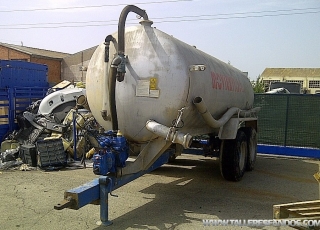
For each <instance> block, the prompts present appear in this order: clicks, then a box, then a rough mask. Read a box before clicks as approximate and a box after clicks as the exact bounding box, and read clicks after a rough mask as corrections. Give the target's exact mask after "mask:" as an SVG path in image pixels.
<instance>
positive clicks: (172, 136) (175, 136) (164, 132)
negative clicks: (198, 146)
mask: <svg viewBox="0 0 320 230" xmlns="http://www.w3.org/2000/svg"><path fill="white" fill-rule="evenodd" d="M146 127H147V129H148V130H149V131H151V132H153V133H154V134H156V135H157V136H160V137H163V138H165V139H166V141H171V142H172V143H177V144H180V145H182V146H183V147H184V148H185V149H187V148H189V147H190V145H191V142H192V136H191V135H190V134H189V133H187V134H184V133H181V132H179V131H177V130H175V129H174V128H173V127H171V128H169V127H167V126H165V125H162V124H159V123H158V122H156V121H153V120H149V121H147V124H146Z"/></svg>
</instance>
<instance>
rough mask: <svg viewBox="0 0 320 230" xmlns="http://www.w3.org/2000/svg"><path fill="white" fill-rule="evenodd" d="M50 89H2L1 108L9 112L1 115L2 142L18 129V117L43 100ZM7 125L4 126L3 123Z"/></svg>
mask: <svg viewBox="0 0 320 230" xmlns="http://www.w3.org/2000/svg"><path fill="white" fill-rule="evenodd" d="M47 90H48V87H13V88H0V103H1V104H0V106H1V108H4V110H6V109H7V110H8V114H3V115H0V118H1V119H2V120H1V125H0V140H2V139H3V136H4V135H5V134H6V133H8V132H12V131H13V130H15V129H17V128H18V125H17V123H16V116H17V115H18V114H19V113H22V112H23V111H25V109H26V108H27V107H28V106H29V105H30V104H31V103H32V102H34V101H36V100H40V99H43V98H44V96H45V95H46V93H47ZM4 120H5V121H6V124H3V123H4V122H3V121H4Z"/></svg>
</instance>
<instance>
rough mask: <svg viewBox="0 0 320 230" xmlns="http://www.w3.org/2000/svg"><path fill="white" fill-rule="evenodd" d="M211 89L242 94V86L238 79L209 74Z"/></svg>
mask: <svg viewBox="0 0 320 230" xmlns="http://www.w3.org/2000/svg"><path fill="white" fill-rule="evenodd" d="M211 79H212V88H213V89H219V90H227V91H233V92H243V91H244V89H243V85H242V83H241V81H239V79H238V78H233V77H230V76H226V75H222V74H218V73H214V72H211Z"/></svg>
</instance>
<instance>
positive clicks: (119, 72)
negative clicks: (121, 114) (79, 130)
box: [108, 5, 149, 130]
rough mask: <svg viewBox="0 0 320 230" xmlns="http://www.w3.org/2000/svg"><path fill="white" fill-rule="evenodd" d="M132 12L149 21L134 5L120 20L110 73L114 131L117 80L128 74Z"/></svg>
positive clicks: (123, 12)
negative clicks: (127, 37) (127, 29)
mask: <svg viewBox="0 0 320 230" xmlns="http://www.w3.org/2000/svg"><path fill="white" fill-rule="evenodd" d="M130 12H134V13H136V14H138V15H140V16H141V17H143V19H144V20H149V18H148V15H147V13H146V11H145V10H142V9H140V8H139V7H137V6H134V5H128V6H126V7H125V8H124V9H123V10H122V12H121V14H120V18H119V23H118V56H117V57H116V58H115V59H113V61H112V63H111V69H110V71H109V76H108V78H109V100H110V115H111V121H112V129H113V130H117V129H118V117H117V108H116V98H115V90H116V80H118V81H119V82H121V81H123V80H124V74H125V72H126V66H125V62H126V59H125V56H124V51H125V36H124V32H125V24H126V19H127V16H128V14H129V13H130Z"/></svg>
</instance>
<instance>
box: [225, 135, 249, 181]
mask: <svg viewBox="0 0 320 230" xmlns="http://www.w3.org/2000/svg"><path fill="white" fill-rule="evenodd" d="M247 152H248V145H247V137H246V135H245V133H244V132H243V131H242V130H238V132H237V137H236V139H234V140H223V141H222V143H221V148H220V172H221V175H222V177H223V178H224V179H226V180H229V181H240V180H241V179H242V177H243V175H244V172H245V170H246V162H247Z"/></svg>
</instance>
